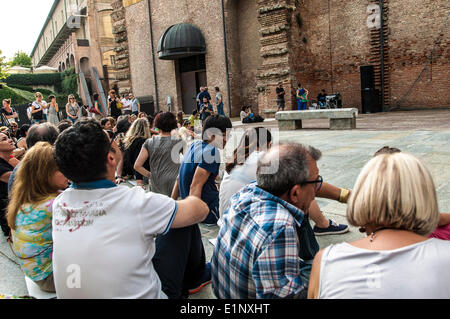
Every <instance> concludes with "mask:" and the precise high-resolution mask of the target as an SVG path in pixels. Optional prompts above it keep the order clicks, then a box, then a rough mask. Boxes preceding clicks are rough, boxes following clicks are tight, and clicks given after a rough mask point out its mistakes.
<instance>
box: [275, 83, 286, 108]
mask: <svg viewBox="0 0 450 319" xmlns="http://www.w3.org/2000/svg"><path fill="white" fill-rule="evenodd" d="M275 92H276V94H277V112H278V111H284V108H285V102H284V95H285V94H286V92H285V91H284V88H283V82H278V86H277V88H276V89H275Z"/></svg>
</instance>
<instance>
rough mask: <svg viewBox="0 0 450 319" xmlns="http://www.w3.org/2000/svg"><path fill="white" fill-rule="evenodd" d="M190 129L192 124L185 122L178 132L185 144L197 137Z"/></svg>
mask: <svg viewBox="0 0 450 319" xmlns="http://www.w3.org/2000/svg"><path fill="white" fill-rule="evenodd" d="M190 128H191V123H190V122H189V120H185V121H184V122H183V126H182V127H180V129H179V130H178V136H179V137H181V138H182V139H183V141H185V142H188V141H190V140H191V139H193V138H194V136H195V134H194V132H193V131H191V130H190Z"/></svg>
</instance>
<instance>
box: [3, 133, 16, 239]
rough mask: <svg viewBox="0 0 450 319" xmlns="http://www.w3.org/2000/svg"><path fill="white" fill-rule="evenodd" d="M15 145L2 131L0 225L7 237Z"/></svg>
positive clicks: (8, 233)
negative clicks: (9, 194)
mask: <svg viewBox="0 0 450 319" xmlns="http://www.w3.org/2000/svg"><path fill="white" fill-rule="evenodd" d="M14 149H15V147H14V144H13V142H12V140H11V139H10V138H9V137H8V136H7V135H5V134H3V133H0V227H1V228H2V231H3V234H4V235H5V237H8V236H9V235H10V228H9V226H8V222H7V220H6V206H7V205H8V181H9V177H10V176H11V173H12V171H13V170H14V163H12V162H11V156H12V153H13V151H14Z"/></svg>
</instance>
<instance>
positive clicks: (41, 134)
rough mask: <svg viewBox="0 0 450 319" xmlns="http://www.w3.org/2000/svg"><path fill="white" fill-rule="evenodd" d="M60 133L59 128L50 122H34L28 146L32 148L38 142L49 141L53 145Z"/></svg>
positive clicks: (28, 138)
mask: <svg viewBox="0 0 450 319" xmlns="http://www.w3.org/2000/svg"><path fill="white" fill-rule="evenodd" d="M58 134H59V133H58V129H57V128H56V127H55V126H53V125H52V124H50V123H41V124H34V125H32V126H31V127H30V129H29V130H28V134H27V138H26V143H27V148H28V149H30V148H32V147H33V145H34V144H36V143H37V142H49V143H50V144H51V145H53V144H55V141H56V139H57V138H58Z"/></svg>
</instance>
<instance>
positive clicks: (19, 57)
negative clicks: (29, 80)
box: [9, 51, 33, 68]
mask: <svg viewBox="0 0 450 319" xmlns="http://www.w3.org/2000/svg"><path fill="white" fill-rule="evenodd" d="M9 65H10V66H16V65H18V66H21V67H24V68H31V67H32V65H33V63H32V61H31V57H30V56H29V55H28V54H26V53H25V52H22V51H17V52H16V54H15V55H14V58H13V59H12V61H11V62H9Z"/></svg>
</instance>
